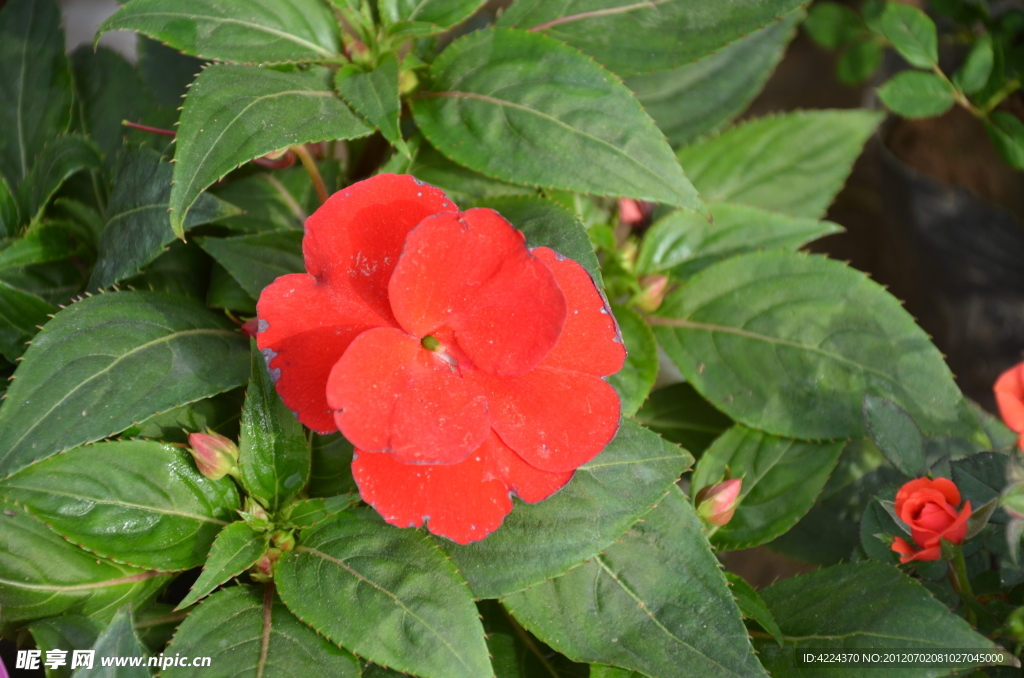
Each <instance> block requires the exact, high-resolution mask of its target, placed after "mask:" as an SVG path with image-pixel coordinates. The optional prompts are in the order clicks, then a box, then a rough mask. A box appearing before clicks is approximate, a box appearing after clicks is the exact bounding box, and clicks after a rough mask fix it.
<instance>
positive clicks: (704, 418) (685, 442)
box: [636, 383, 732, 454]
mask: <svg viewBox="0 0 1024 678" xmlns="http://www.w3.org/2000/svg"><path fill="white" fill-rule="evenodd" d="M636 420H637V421H638V422H640V423H641V424H643V425H644V426H646V427H648V428H650V429H651V430H653V431H655V432H656V433H658V434H659V435H661V436H663V437H664V438H665V439H667V440H671V441H672V442H674V443H678V444H680V445H682V446H683V447H684V448H685V449H687V450H689V451H691V452H693V453H694V454H700V453H701V452H703V451H704V450H705V449H707V447H708V445H710V444H711V443H712V441H714V439H715V438H717V437H718V436H720V435H721V434H722V433H724V432H725V430H726V429H728V428H729V427H730V426H732V419H730V418H729V417H727V416H725V415H724V414H722V413H721V412H719V411H718V410H716V409H715V408H714V407H712V406H711V404H710V403H709V402H708V401H706V400H704V399H703V398H701V397H700V394H699V393H697V391H695V390H694V388H693V386H691V385H690V384H686V383H682V384H672V385H671V386H666V387H664V388H659V389H657V390H656V391H654V392H652V393H651V397H650V398H649V399H648V401H647V402H646V403H645V404H644V406H643V407H641V408H640V411H639V412H637V413H636Z"/></svg>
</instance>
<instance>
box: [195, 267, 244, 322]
mask: <svg viewBox="0 0 1024 678" xmlns="http://www.w3.org/2000/svg"><path fill="white" fill-rule="evenodd" d="M206 305H207V306H209V307H211V308H223V309H226V310H228V311H234V312H235V313H237V314H240V315H243V316H249V317H252V316H255V315H256V300H255V299H253V298H252V297H251V296H249V293H248V292H246V291H245V289H243V288H242V286H241V285H239V284H238V281H237V280H235V279H234V278H232V277H231V274H230V273H228V271H227V269H226V268H224V267H223V266H221V265H220V264H214V265H213V268H211V269H210V287H209V288H208V289H207V290H206Z"/></svg>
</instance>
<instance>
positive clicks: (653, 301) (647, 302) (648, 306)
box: [636, 275, 668, 313]
mask: <svg viewBox="0 0 1024 678" xmlns="http://www.w3.org/2000/svg"><path fill="white" fill-rule="evenodd" d="M640 285H641V286H642V287H643V292H642V293H641V295H640V299H639V300H638V301H637V304H636V305H637V306H639V307H640V309H641V310H643V311H646V312H648V313H653V312H654V311H657V310H658V307H659V306H661V302H662V301H664V300H665V291H666V289H668V277H667V276H664V275H648V276H644V277H643V278H641V279H640Z"/></svg>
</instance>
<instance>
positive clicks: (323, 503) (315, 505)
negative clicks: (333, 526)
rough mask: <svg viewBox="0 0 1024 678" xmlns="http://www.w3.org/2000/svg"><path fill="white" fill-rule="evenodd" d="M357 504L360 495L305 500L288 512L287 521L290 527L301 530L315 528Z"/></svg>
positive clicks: (297, 503)
mask: <svg viewBox="0 0 1024 678" xmlns="http://www.w3.org/2000/svg"><path fill="white" fill-rule="evenodd" d="M357 503H359V495H358V494H343V495H340V496H337V497H326V498H325V497H317V498H314V499H303V500H302V501H299V502H296V503H295V505H293V506H292V507H291V508H289V509H288V510H287V521H288V524H289V525H292V526H294V527H297V528H299V529H305V528H307V527H313V526H314V525H319V524H320V523H322V522H323V521H325V520H327V519H328V518H330V517H331V516H333V515H337V514H338V513H341V512H342V511H344V510H345V509H347V508H348V507H349V506H352V505H354V504H357Z"/></svg>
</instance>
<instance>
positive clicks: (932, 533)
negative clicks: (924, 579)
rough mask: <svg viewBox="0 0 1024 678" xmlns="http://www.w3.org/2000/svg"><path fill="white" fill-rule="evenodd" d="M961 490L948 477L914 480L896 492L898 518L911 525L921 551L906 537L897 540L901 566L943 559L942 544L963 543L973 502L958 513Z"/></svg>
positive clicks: (894, 548)
mask: <svg viewBox="0 0 1024 678" xmlns="http://www.w3.org/2000/svg"><path fill="white" fill-rule="evenodd" d="M959 504H960V490H959V489H957V486H956V485H955V484H954V483H953V481H952V480H947V479H945V478H936V479H935V480H930V479H928V478H918V479H917V480H911V481H910V482H908V483H906V484H905V485H904V486H903V487H901V488H900V490H899V492H897V493H896V515H897V516H899V518H900V520H902V521H903V522H905V523H906V524H907V525H909V526H910V536H911V537H913V539H914V541H915V542H916V544H917V546H918V548H915V547H914V545H913V544H911V543H910V542H908V541H907V540H906V539H903V538H902V537H896V539H895V540H894V541H893V544H892V550H893V551H895V552H896V553H899V554H900V555H901V556H902V557H901V558H900V562H901V563H909V562H911V561H913V560H939V559H940V558H941V557H942V547H941V543H940V542H941V541H942V540H943V539H945V540H946V541H948V542H950V543H951V544H962V543H963V542H964V539H965V538H966V537H967V519H968V518H970V517H971V502H966V503H965V504H964V507H963V509H961V511H960V512H959V513H957V510H956V507H957V506H958V505H959Z"/></svg>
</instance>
